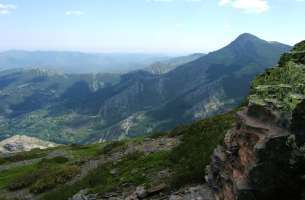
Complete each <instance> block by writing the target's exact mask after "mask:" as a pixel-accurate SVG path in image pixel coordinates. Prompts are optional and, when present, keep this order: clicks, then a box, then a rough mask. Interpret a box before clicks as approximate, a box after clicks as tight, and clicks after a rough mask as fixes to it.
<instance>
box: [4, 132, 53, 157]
mask: <svg viewBox="0 0 305 200" xmlns="http://www.w3.org/2000/svg"><path fill="white" fill-rule="evenodd" d="M55 146H57V145H56V144H55V143H52V142H47V141H43V140H40V139H37V138H33V137H28V136H24V135H15V136H13V137H10V138H7V139H5V140H3V141H1V142H0V153H16V152H22V151H30V150H32V149H46V148H50V147H55Z"/></svg>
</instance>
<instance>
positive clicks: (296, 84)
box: [206, 42, 305, 200]
mask: <svg viewBox="0 0 305 200" xmlns="http://www.w3.org/2000/svg"><path fill="white" fill-rule="evenodd" d="M302 44H303V46H302ZM304 50H305V46H304V42H302V43H300V44H298V45H297V46H296V47H295V48H294V49H293V50H292V52H290V53H288V54H285V55H283V57H282V58H281V61H280V63H279V67H277V68H274V69H272V70H268V71H267V72H266V73H265V74H263V75H261V76H260V77H258V78H257V79H256V80H255V81H254V83H253V86H252V93H251V95H250V97H249V105H248V106H247V107H245V108H244V109H242V110H241V111H240V112H238V113H237V123H236V126H235V127H234V128H233V129H232V130H230V131H229V132H228V133H227V135H226V137H225V141H224V144H223V146H219V147H218V148H217V149H216V150H215V152H214V155H213V157H212V161H211V164H210V166H209V167H208V168H207V177H206V179H207V182H208V183H209V184H210V186H211V187H212V188H213V191H214V195H215V197H216V199H217V200H235V199H236V200H256V199H257V200H258V199H259V200H260V199H262V200H265V199H266V200H267V199H277V200H279V199H286V200H287V199H293V200H298V199H302V193H304V192H303V191H304V185H305V184H304V179H303V177H304V175H305V168H304V166H305V165H304V163H305V162H304V161H305V159H304V158H305V156H304V155H305V154H304V152H305V151H304V143H305V125H304V124H305V121H304V120H305V100H304V94H305V90H304V88H303V85H304V83H305V79H304V77H305V73H304V71H305V62H304V57H305V51H304ZM301 88H303V89H301Z"/></svg>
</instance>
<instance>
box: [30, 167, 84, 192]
mask: <svg viewBox="0 0 305 200" xmlns="http://www.w3.org/2000/svg"><path fill="white" fill-rule="evenodd" d="M79 172H80V168H79V167H78V166H75V165H68V166H61V167H58V168H55V169H53V168H45V169H43V170H42V171H41V172H40V173H41V174H40V176H39V178H38V180H37V181H36V182H35V183H34V184H33V185H32V187H31V188H30V191H31V192H33V193H42V192H45V191H47V190H49V189H52V188H54V187H56V186H57V185H59V184H64V183H66V182H67V181H69V180H70V179H72V178H73V177H74V176H75V175H77V174H78V173H79Z"/></svg>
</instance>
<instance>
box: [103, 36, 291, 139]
mask: <svg viewBox="0 0 305 200" xmlns="http://www.w3.org/2000/svg"><path fill="white" fill-rule="evenodd" d="M289 49H290V47H289V46H287V45H283V44H280V43H270V42H267V41H264V40H261V39H259V38H257V37H255V36H253V35H250V34H243V35H241V36H239V37H238V38H237V39H236V40H235V41H233V42H232V43H231V44H229V45H228V46H227V47H225V48H223V49H220V50H218V51H216V52H212V53H210V54H208V55H206V56H204V57H202V58H199V59H197V60H195V61H193V62H190V63H187V64H185V65H182V66H179V67H177V68H176V69H175V70H173V71H170V72H169V73H166V74H164V75H162V76H153V75H151V74H147V73H145V72H135V73H132V74H127V75H125V76H124V79H125V81H124V82H123V84H125V86H124V89H123V90H121V89H122V88H123V86H122V84H119V85H116V86H115V87H114V88H113V90H116V91H118V92H117V93H115V95H113V96H111V97H108V98H107V99H106V100H104V101H103V102H102V103H101V106H100V107H99V111H100V113H101V117H102V119H104V120H105V121H109V120H113V119H117V120H121V121H120V122H119V123H118V124H115V122H113V121H109V123H111V124H113V125H114V126H111V127H110V128H107V130H109V131H110V132H111V134H112V135H110V137H112V136H113V135H114V134H120V135H121V133H122V131H126V128H125V127H128V131H126V132H127V133H126V132H125V134H127V135H130V136H133V135H136V134H138V133H143V132H148V131H150V130H159V129H161V130H162V129H165V128H172V127H174V126H175V125H176V124H179V123H184V122H189V121H192V120H196V119H201V118H204V117H207V116H210V115H213V114H216V113H219V112H223V111H226V110H229V109H231V108H233V107H234V106H236V105H238V104H239V103H240V102H241V101H242V99H243V98H244V97H245V96H246V95H247V94H248V91H249V88H250V82H251V80H252V79H253V78H254V77H255V76H256V75H257V74H258V73H260V72H263V71H264V70H265V69H266V68H268V67H270V66H272V65H274V64H275V63H276V62H277V60H278V58H279V56H280V55H281V54H282V53H284V52H286V51H288V50H289ZM126 83H128V85H126ZM131 108H132V109H131ZM108 116H109V117H108ZM108 137H109V136H107V137H106V138H108Z"/></svg>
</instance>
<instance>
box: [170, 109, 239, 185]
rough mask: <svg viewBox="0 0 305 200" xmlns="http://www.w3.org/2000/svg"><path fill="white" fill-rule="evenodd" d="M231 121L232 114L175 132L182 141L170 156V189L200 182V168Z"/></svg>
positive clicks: (232, 119) (202, 173)
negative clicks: (172, 165)
mask: <svg viewBox="0 0 305 200" xmlns="http://www.w3.org/2000/svg"><path fill="white" fill-rule="evenodd" d="M234 119H235V118H234V113H233V112H230V113H226V114H223V115H218V116H215V117H211V118H208V119H205V120H202V121H199V122H196V123H194V124H192V125H190V126H188V127H184V128H182V129H180V130H179V131H178V130H175V131H176V132H178V133H179V134H181V135H182V141H181V144H180V145H179V146H177V147H176V148H174V149H173V151H172V153H171V155H170V159H171V161H172V162H173V164H174V175H173V179H172V186H173V187H180V186H182V185H185V184H191V183H200V182H202V181H203V180H204V175H205V174H204V169H205V167H206V166H207V165H208V163H209V162H210V157H211V155H212V153H213V151H214V149H215V147H216V146H217V145H218V144H219V143H221V142H222V141H223V138H224V135H225V134H226V132H227V130H228V129H230V128H231V127H232V126H233V123H234Z"/></svg>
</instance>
